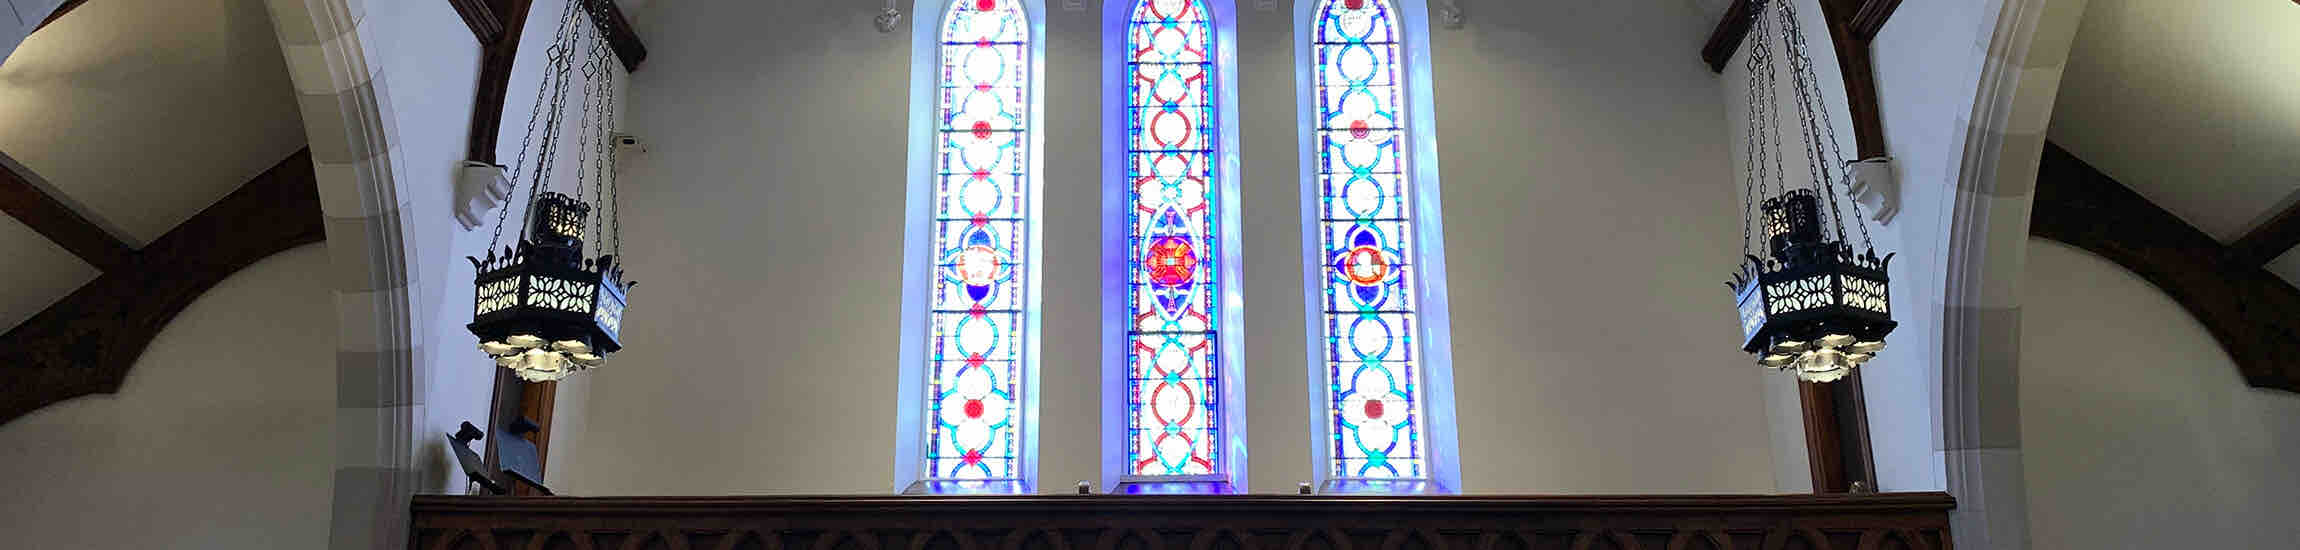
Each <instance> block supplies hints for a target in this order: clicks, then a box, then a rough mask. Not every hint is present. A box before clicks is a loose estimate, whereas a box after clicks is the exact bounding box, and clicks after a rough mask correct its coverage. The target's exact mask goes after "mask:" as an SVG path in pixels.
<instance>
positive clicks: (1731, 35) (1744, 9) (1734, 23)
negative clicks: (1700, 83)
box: [1701, 0, 1756, 73]
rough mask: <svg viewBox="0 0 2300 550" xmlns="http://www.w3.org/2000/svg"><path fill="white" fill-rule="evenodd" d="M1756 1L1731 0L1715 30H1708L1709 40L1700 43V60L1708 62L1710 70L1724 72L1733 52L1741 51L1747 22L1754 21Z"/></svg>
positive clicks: (1745, 36)
mask: <svg viewBox="0 0 2300 550" xmlns="http://www.w3.org/2000/svg"><path fill="white" fill-rule="evenodd" d="M1755 4H1756V2H1753V1H1751V0H1733V5H1732V6H1730V7H1727V8H1725V17H1724V18H1723V19H1721V20H1719V21H1718V22H1717V30H1714V31H1710V32H1709V41H1708V42H1707V43H1703V44H1702V45H1701V60H1703V61H1707V62H1709V71H1710V72H1717V73H1721V72H1725V64H1726V63H1731V62H1732V61H1733V53H1734V52H1738V51H1741V42H1742V41H1743V40H1747V39H1749V24H1750V23H1751V22H1753V21H1755V16H1756V13H1755V11H1754V10H1755V9H1756V5H1755Z"/></svg>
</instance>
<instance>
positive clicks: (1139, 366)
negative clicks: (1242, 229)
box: [1106, 0, 1244, 492]
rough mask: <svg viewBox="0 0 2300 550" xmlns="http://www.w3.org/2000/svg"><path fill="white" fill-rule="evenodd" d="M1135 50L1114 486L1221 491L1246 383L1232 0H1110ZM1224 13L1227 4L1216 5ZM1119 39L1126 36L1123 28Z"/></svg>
mask: <svg viewBox="0 0 2300 550" xmlns="http://www.w3.org/2000/svg"><path fill="white" fill-rule="evenodd" d="M1111 4H1112V5H1113V6H1112V8H1111V9H1114V10H1115V9H1121V8H1122V9H1123V10H1124V11H1123V12H1114V13H1113V14H1112V17H1113V19H1114V22H1115V23H1116V24H1119V25H1123V27H1122V31H1121V32H1120V33H1118V34H1119V35H1120V36H1122V37H1123V38H1122V40H1123V43H1122V44H1119V45H1118V46H1119V49H1118V52H1117V57H1116V58H1115V59H1114V61H1115V62H1114V63H1112V65H1111V67H1112V70H1113V72H1115V73H1117V74H1116V78H1117V81H1116V86H1115V87H1114V90H1113V92H1114V93H1115V94H1119V96H1118V97H1114V98H1113V106H1114V107H1115V109H1114V110H1115V111H1117V117H1118V118H1120V119H1121V121H1120V122H1119V123H1117V124H1113V125H1112V126H1111V129H1112V131H1114V132H1117V131H1122V132H1123V134H1122V135H1120V136H1117V137H1118V143H1117V144H1116V146H1115V147H1113V148H1112V150H1111V151H1112V154H1113V162H1112V164H1113V165H1115V166H1118V167H1119V170H1120V171H1122V173H1120V174H1117V176H1118V177H1117V178H1115V179H1114V180H1113V182H1112V183H1113V188H1112V189H1110V190H1108V191H1106V193H1110V195H1108V196H1110V197H1112V198H1114V199H1117V200H1115V201H1111V202H1114V203H1115V204H1116V205H1118V208H1120V209H1121V210H1122V211H1121V212H1108V214H1110V217H1111V221H1112V222H1114V223H1116V224H1118V228H1117V230H1116V231H1109V230H1108V228H1106V231H1109V234H1111V235H1113V236H1116V237H1119V238H1120V239H1121V241H1119V242H1112V243H1110V246H1111V248H1112V249H1113V250H1114V251H1115V252H1116V253H1117V254H1119V256H1118V257H1117V258H1115V259H1116V260H1117V261H1116V262H1115V263H1116V264H1117V266H1119V267H1117V269H1119V270H1122V272H1120V273H1113V274H1112V276H1113V277H1115V278H1118V279H1119V281H1120V285H1121V286H1122V288H1121V289H1119V296H1118V298H1119V302H1120V303H1119V304H1118V307H1117V308H1116V311H1118V312H1122V314H1123V318H1120V319H1115V321H1117V323H1116V324H1117V325H1118V326H1120V327H1123V330H1124V334H1123V336H1122V340H1120V341H1118V342H1115V343H1116V344H1117V347H1118V348H1119V350H1120V351H1119V353H1118V354H1116V359H1117V361H1115V362H1116V363H1118V364H1117V365H1114V366H1113V367H1112V369H1113V370H1115V371H1118V372H1119V373H1122V374H1123V378H1119V377H1117V376H1110V377H1109V378H1107V379H1108V380H1110V381H1113V382H1117V383H1118V385H1119V391H1120V392H1122V393H1123V396H1124V397H1123V403H1124V409H1123V411H1121V412H1120V414H1118V415H1117V416H1118V417H1119V418H1122V419H1123V420H1122V422H1123V426H1122V427H1120V429H1121V431H1122V433H1123V439H1122V440H1121V441H1119V442H1118V444H1117V445H1115V447H1116V450H1117V451H1121V452H1116V453H1111V452H1106V454H1115V455H1119V457H1120V458H1118V460H1117V464H1116V466H1118V468H1117V471H1116V472H1112V473H1115V474H1117V475H1116V478H1117V480H1119V481H1120V482H1121V484H1122V486H1121V488H1120V490H1124V491H1189V492H1219V491H1227V490H1232V489H1233V488H1234V487H1236V485H1235V484H1237V483H1240V482H1242V475H1243V472H1242V468H1239V467H1236V466H1239V465H1238V464H1237V463H1238V462H1241V461H1240V460H1238V459H1239V458H1242V448H1243V441H1244V440H1243V438H1242V437H1240V436H1239V435H1238V434H1237V433H1236V432H1237V431H1238V428H1239V427H1240V426H1242V425H1243V424H1244V422H1243V418H1242V415H1241V414H1239V411H1236V410H1233V409H1236V408H1238V407H1239V405H1240V403H1238V401H1237V399H1238V397H1237V395H1236V394H1237V392H1236V390H1235V389H1234V386H1236V385H1237V379H1238V378H1239V374H1240V372H1241V369H1238V368H1236V366H1235V365H1234V363H1235V362H1236V357H1237V355H1238V354H1237V351H1236V350H1237V349H1238V348H1237V344H1236V343H1235V340H1236V339H1237V337H1238V335H1237V331H1236V330H1235V329H1236V328H1237V324H1238V312H1237V309H1238V306H1237V302H1238V300H1237V299H1236V292H1235V291H1234V289H1233V288H1231V287H1232V286H1233V284H1234V283H1233V281H1236V280H1237V279H1238V276H1237V268H1236V266H1235V264H1236V263H1237V262H1236V255H1235V254H1234V253H1232V250H1233V249H1235V248H1236V239H1235V238H1234V237H1233V236H1231V233H1234V230H1233V228H1234V227H1236V225H1237V223H1238V221H1237V213H1236V208H1235V207H1234V206H1232V204H1231V203H1233V202H1234V201H1235V200H1236V198H1235V197H1236V196H1237V186H1236V184H1235V183H1234V180H1235V179H1236V177H1237V176H1236V171H1237V170H1236V160H1235V157H1234V156H1232V155H1231V154H1230V151H1232V150H1234V149H1235V147H1234V146H1232V145H1231V144H1232V143H1234V141H1235V138H1234V136H1233V134H1234V132H1230V131H1229V130H1228V129H1229V127H1228V126H1227V125H1225V122H1226V121H1228V120H1230V119H1231V118H1232V117H1233V116H1234V113H1227V112H1225V107H1226V106H1227V104H1228V103H1230V102H1229V101H1227V100H1226V99H1225V98H1224V96H1223V95H1222V94H1223V93H1225V92H1226V91H1227V88H1228V86H1227V85H1226V84H1225V83H1224V81H1223V76H1225V75H1223V73H1224V72H1226V71H1225V68H1226V67H1228V66H1229V63H1228V62H1227V59H1228V58H1231V57H1234V56H1225V55H1224V54H1223V52H1222V46H1223V45H1222V43H1221V42H1222V39H1223V37H1224V36H1225V33H1223V32H1220V31H1219V30H1218V29H1219V28H1222V27H1217V25H1216V23H1217V20H1218V19H1221V18H1225V17H1227V16H1228V14H1229V13H1230V5H1229V3H1228V2H1226V1H1224V2H1212V1H1209V0H1125V1H1124V2H1111ZM1216 4H1219V6H1217V5H1216ZM1113 30H1119V29H1113Z"/></svg>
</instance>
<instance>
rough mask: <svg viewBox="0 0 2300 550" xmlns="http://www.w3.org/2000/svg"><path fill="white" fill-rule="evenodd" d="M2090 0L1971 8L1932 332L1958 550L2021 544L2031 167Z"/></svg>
mask: <svg viewBox="0 0 2300 550" xmlns="http://www.w3.org/2000/svg"><path fill="white" fill-rule="evenodd" d="M2088 1H2089V0H1990V1H1989V2H1987V3H1986V4H1984V5H1983V6H1982V7H1981V10H1980V11H1979V12H1978V13H1980V14H1982V17H1983V18H1984V19H1983V20H1982V21H1979V23H1981V24H1993V26H1992V27H1989V28H1987V29H1984V32H1986V33H1988V36H1989V37H1990V38H1989V42H1988V50H1987V52H1986V55H1985V56H1984V57H1983V58H1982V61H1981V67H1980V86H1979V89H1978V90H1977V96H1976V97H1975V99H1974V102H1973V110H1972V113H1971V115H1970V116H1969V117H1968V118H1966V119H1965V122H1966V124H1965V127H1966V131H1965V135H1964V137H1963V140H1962V143H1963V155H1962V162H1961V164H1960V165H1959V166H1958V169H1957V181H1956V183H1957V185H1956V189H1955V191H1954V196H1953V197H1952V198H1951V203H1952V204H1951V205H1950V217H1949V219H1948V220H1945V221H1946V223H1948V226H1947V227H1945V228H1944V229H1945V230H1946V234H1947V236H1948V239H1947V242H1946V246H1947V254H1946V258H1947V273H1946V281H1945V285H1944V287H1945V292H1944V293H1943V296H1942V312H1941V314H1942V317H1941V319H1942V326H1941V334H1940V341H1941V349H1940V360H1941V393H1940V399H1941V402H1940V410H1939V413H1940V419H1939V420H1940V426H1941V440H1940V441H1939V442H1938V444H1939V445H1940V448H1939V449H1938V450H1939V452H1940V455H1941V460H1942V461H1943V462H1944V466H1945V467H1946V473H1947V482H1948V490H1949V492H1950V493H1952V494H1955V495H1957V499H1958V507H1957V511H1956V512H1955V514H1954V516H1953V518H1954V521H1955V532H1956V534H1957V543H1958V545H1959V546H1963V547H1966V548H1989V549H2017V548H2027V547H2028V519H2027V518H2028V512H2027V509H2026V507H2027V485H2026V482H2025V481H2024V480H2023V477H2022V470H2021V468H2022V465H2021V433H2020V373H2019V371H2020V295H2019V288H2018V281H2019V280H2020V278H2021V276H2022V267H2023V266H2024V265H2025V264H2026V259H2027V245H2028V226H2029V211H2030V205H2031V203H2032V202H2033V198H2034V193H2035V189H2036V175H2037V163H2038V160H2039V159H2040V158H2042V156H2043V153H2044V141H2045V131H2046V128H2047V127H2048V122H2049V121H2050V120H2051V118H2052V109H2053V100H2054V99H2055V98H2056V97H2058V96H2059V93H2060V75H2061V71H2062V68H2063V67H2065V66H2066V65H2067V64H2068V53H2069V46H2070V44H2071V43H2072V42H2073V41H2074V39H2075V35H2076V33H2075V29H2076V27H2077V25H2078V24H2079V23H2080V22H2081V21H2082V19H2083V16H2084V8H2085V6H2086V4H2087V2H2088ZM1991 12H1994V14H1995V15H1994V17H1993V19H1990V18H1989V15H1988V14H1990V13H1991Z"/></svg>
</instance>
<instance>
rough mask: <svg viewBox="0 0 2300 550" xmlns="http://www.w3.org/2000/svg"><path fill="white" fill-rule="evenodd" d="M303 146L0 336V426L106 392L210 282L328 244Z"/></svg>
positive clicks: (117, 385)
mask: <svg viewBox="0 0 2300 550" xmlns="http://www.w3.org/2000/svg"><path fill="white" fill-rule="evenodd" d="M326 238H327V235H326V233H325V228H324V225H323V223H322V218H321V214H320V208H319V186H318V183H317V181H315V179H314V175H313V172H312V163H311V151H310V150H309V149H306V150H303V151H298V152H296V153H295V154H294V155H291V156H289V157H288V158H287V160H283V161H280V163H279V164H277V165H274V166H272V167H271V169H270V170H267V171H265V172H264V173H263V174H261V175H258V176H256V177H255V179H252V180H249V181H248V182H247V183H246V184H244V185H241V186H240V188H239V189H238V190H236V191H233V192H232V193H231V194H230V195H226V196H225V197H224V198H223V200H220V201H217V202H216V203H215V204H214V205H211V206H209V207H208V208H207V209H206V210H202V211H200V213H199V214H197V215H194V216H192V218H191V219H189V220H185V221H184V223H183V224H181V225H177V226H176V228H175V229H173V230H170V231H168V233H167V234H166V235H162V236H160V238H159V239H158V240H155V241H152V244H151V245H150V246H146V247H144V250H143V252H142V254H141V256H142V257H141V259H140V260H141V261H138V262H136V263H135V264H134V265H132V266H130V267H129V268H126V269H115V270H111V271H106V272H105V273H104V274H103V275H101V276H98V277H96V280H94V281H89V282H88V284H86V285H82V286H81V287H80V288H79V290H75V291H73V292H72V294H71V295H69V296H65V297H64V299H63V300H61V301H58V302H56V303H55V304H53V305H50V306H48V309H46V310H43V311H41V312H40V313H39V314H37V315H33V316H32V318H31V319H28V320H25V321H24V323H23V324H21V325H17V326H16V328H14V329H12V330H9V331H8V332H7V334H4V335H0V365H7V366H8V367H9V369H8V375H7V376H8V379H7V380H8V381H7V383H6V384H0V423H6V422H8V421H12V420H15V419H16V418H17V417H20V416H23V415H24V413H28V412H31V411H33V410H36V409H39V408H40V407H43V406H46V405H48V404H50V403H55V402H58V401H63V400H65V399H71V398H74V397H79V396H82V395H90V394H99V393H112V392H115V391H118V390H119V388H120V381H121V380H124V379H126V377H127V375H128V369H129V367H131V366H134V365H135V363H136V359H137V358H138V357H140V356H142V355H143V353H144V347H145V346H146V345H148V344H150V343H151V341H152V337H153V336H155V335H157V334H159V332H160V329H161V328H163V327H166V326H167V325H168V322H169V321H171V320H174V319H175V317H176V314H177V313H179V312H182V311H183V309H184V307H185V306H189V305H191V303H192V300H193V299H195V298H198V297H199V296H200V294H202V293H204V292H207V290H208V289H209V288H210V287H213V286H215V285H216V283H219V282H222V281H223V280H224V278H226V277H229V276H231V274H232V273H234V272H238V271H239V270H240V269H241V268H244V267H247V266H248V265H250V264H254V263H255V262H256V261H257V260H261V259H264V258H265V257H267V256H271V255H273V254H277V253H279V252H281V251H285V250H288V249H290V248H295V247H297V246H300V245H305V244H310V243H316V242H320V241H323V240H326Z"/></svg>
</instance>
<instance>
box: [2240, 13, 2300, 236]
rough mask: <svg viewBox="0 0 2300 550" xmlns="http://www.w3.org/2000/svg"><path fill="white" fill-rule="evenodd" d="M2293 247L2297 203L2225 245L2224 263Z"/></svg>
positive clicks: (2299, 230) (2299, 231)
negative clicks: (2226, 257)
mask: <svg viewBox="0 0 2300 550" xmlns="http://www.w3.org/2000/svg"><path fill="white" fill-rule="evenodd" d="M2295 1H2300V0H2295ZM2294 246H2300V203H2293V204H2292V205H2291V206H2287V207H2285V208H2284V211H2283V212H2280V213H2277V214H2276V217H2274V218H2269V219H2268V222H2267V223H2263V224H2260V227H2257V228H2253V230H2252V232H2251V233H2248V234H2245V235H2244V238H2241V239H2237V240H2236V242H2235V244H2230V245H2228V263H2229V264H2231V265H2233V266H2235V267H2260V266H2263V265H2268V262H2270V261H2274V260H2275V259H2276V257H2277V256H2282V255H2284V253H2285V252H2290V251H2292V247H2294Z"/></svg>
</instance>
